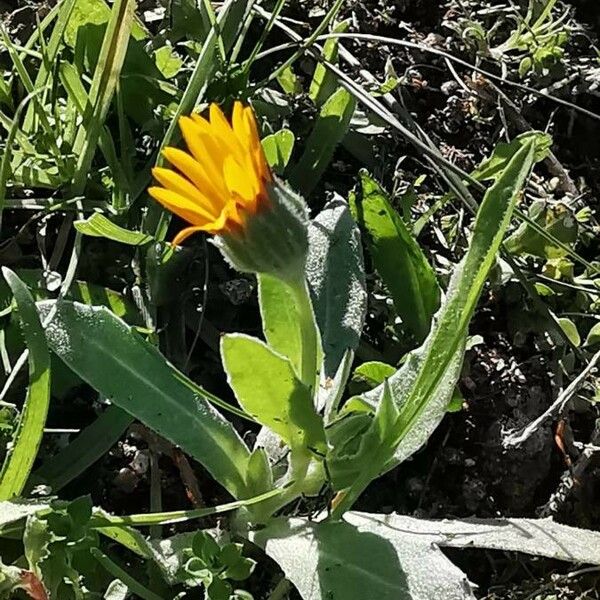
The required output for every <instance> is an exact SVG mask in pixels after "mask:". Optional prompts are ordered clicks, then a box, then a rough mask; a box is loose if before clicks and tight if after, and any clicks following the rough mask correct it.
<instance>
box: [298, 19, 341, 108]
mask: <svg viewBox="0 0 600 600" xmlns="http://www.w3.org/2000/svg"><path fill="white" fill-rule="evenodd" d="M349 25H350V21H349V20H346V21H342V22H341V23H338V24H337V25H336V26H335V27H333V28H332V33H344V32H345V31H347V29H348V27H349ZM338 54H339V39H338V38H330V39H328V40H327V41H326V42H325V44H323V52H322V56H323V58H324V59H325V60H327V61H329V62H332V63H337V60H338ZM337 84H338V81H337V77H336V76H335V74H334V73H331V71H329V69H327V67H325V65H323V64H321V63H320V62H318V63H317V65H316V66H315V72H314V75H313V78H312V81H311V82H310V89H309V92H308V95H309V97H310V99H311V100H312V101H313V102H314V103H315V104H316V105H317V106H321V105H322V104H323V103H324V102H325V101H326V100H327V98H329V97H330V96H331V94H333V93H334V92H335V89H336V87H337Z"/></svg>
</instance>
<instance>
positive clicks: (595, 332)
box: [584, 323, 600, 346]
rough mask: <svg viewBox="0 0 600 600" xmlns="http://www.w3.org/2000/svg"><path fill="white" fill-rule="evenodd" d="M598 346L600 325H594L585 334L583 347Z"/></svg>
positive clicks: (599, 342)
mask: <svg viewBox="0 0 600 600" xmlns="http://www.w3.org/2000/svg"><path fill="white" fill-rule="evenodd" d="M596 344H600V323H596V324H595V325H594V326H593V327H592V328H591V329H590V331H589V333H588V334H587V337H586V338H585V344H584V346H595V345H596Z"/></svg>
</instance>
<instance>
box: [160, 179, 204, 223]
mask: <svg viewBox="0 0 600 600" xmlns="http://www.w3.org/2000/svg"><path fill="white" fill-rule="evenodd" d="M148 193H149V194H150V196H152V198H154V199H155V200H156V201H157V202H160V203H161V204H162V205H163V206H164V207H165V208H166V209H167V210H170V211H171V212H172V213H175V214H176V215H177V216H178V217H181V218H182V219H183V220H184V221H187V222H188V223H192V224H194V225H200V224H202V223H205V222H206V221H212V220H213V219H214V218H215V216H214V214H211V213H209V212H207V211H205V210H203V209H202V208H201V207H199V206H197V205H196V204H193V203H192V202H190V201H189V200H188V199H187V198H184V197H183V196H180V195H179V194H177V193H176V192H173V191H171V190H167V189H165V188H162V187H157V186H154V187H150V188H148Z"/></svg>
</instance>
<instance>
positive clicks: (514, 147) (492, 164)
mask: <svg viewBox="0 0 600 600" xmlns="http://www.w3.org/2000/svg"><path fill="white" fill-rule="evenodd" d="M529 143H533V144H534V163H536V162H539V161H541V160H544V159H545V158H546V157H547V156H548V155H549V154H550V148H551V146H552V136H550V135H549V134H547V133H544V132H542V131H527V132H525V133H522V134H521V135H518V136H517V137H516V138H515V139H514V140H512V141H510V142H500V143H499V144H496V146H495V147H494V150H493V151H492V154H491V155H490V156H489V157H488V158H486V159H485V160H483V161H482V162H481V163H480V165H479V166H478V167H477V168H476V169H475V170H474V171H473V172H472V173H471V177H473V178H474V179H477V181H496V179H498V177H499V176H500V175H502V172H503V171H504V169H506V166H507V165H508V163H509V162H510V160H511V159H512V158H513V157H514V155H515V154H516V153H517V152H518V151H519V150H520V149H521V148H523V147H524V146H527V144H529Z"/></svg>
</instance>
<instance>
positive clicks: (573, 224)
mask: <svg viewBox="0 0 600 600" xmlns="http://www.w3.org/2000/svg"><path fill="white" fill-rule="evenodd" d="M528 217H529V218H530V219H531V220H532V221H533V222H534V223H535V224H536V225H537V226H538V227H539V228H540V229H542V230H544V231H545V232H546V234H547V235H548V236H552V238H551V239H548V238H547V237H546V236H542V235H541V234H540V233H538V232H537V231H536V230H535V229H534V228H533V227H531V225H530V224H529V223H521V225H520V226H519V227H518V229H517V230H516V231H515V232H514V233H513V234H512V235H511V236H510V237H509V238H508V239H507V240H506V248H507V250H508V251H509V252H511V253H512V254H531V255H532V256H539V257H540V258H546V259H549V260H551V259H557V258H563V257H565V256H567V254H568V253H569V252H568V247H569V245H572V244H574V243H575V242H576V241H577V232H578V229H579V227H578V225H577V220H576V219H575V215H574V214H573V213H572V212H571V210H569V208H567V207H566V206H565V205H564V204H555V205H550V204H549V203H547V202H546V201H544V200H535V201H534V202H532V204H531V206H530V207H529V210H528ZM552 239H556V240H558V241H559V242H562V243H563V244H566V245H567V248H565V247H564V246H560V245H557V244H556V243H553V241H552Z"/></svg>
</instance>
